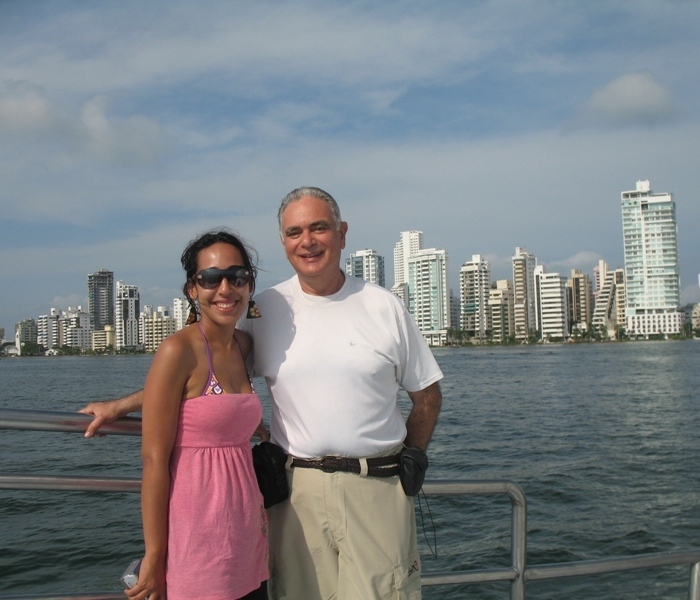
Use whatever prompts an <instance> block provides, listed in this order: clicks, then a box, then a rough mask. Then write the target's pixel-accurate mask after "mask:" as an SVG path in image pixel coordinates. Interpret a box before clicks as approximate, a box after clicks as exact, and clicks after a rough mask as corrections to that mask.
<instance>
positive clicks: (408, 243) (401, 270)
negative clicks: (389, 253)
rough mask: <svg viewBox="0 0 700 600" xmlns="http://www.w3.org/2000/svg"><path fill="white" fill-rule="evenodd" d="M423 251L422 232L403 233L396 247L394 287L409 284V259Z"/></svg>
mask: <svg viewBox="0 0 700 600" xmlns="http://www.w3.org/2000/svg"><path fill="white" fill-rule="evenodd" d="M422 249H423V232H422V231H402V232H401V239H400V240H399V241H398V242H396V246H395V247H394V287H396V286H400V285H401V284H403V283H408V259H409V258H411V256H413V255H414V254H415V253H416V252H418V251H419V250H422Z"/></svg>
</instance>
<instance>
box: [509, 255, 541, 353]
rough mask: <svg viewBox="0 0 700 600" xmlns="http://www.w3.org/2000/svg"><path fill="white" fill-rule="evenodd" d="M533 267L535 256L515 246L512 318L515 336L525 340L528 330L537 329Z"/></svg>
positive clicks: (535, 263) (535, 260)
mask: <svg viewBox="0 0 700 600" xmlns="http://www.w3.org/2000/svg"><path fill="white" fill-rule="evenodd" d="M535 267H537V258H536V257H535V255H534V254H530V253H529V252H526V251H525V249H524V248H520V247H518V248H516V249H515V256H513V318H514V319H515V337H516V339H518V340H527V339H528V336H529V334H530V332H532V331H535V330H536V329H537V313H536V310H535V305H536V297H535Z"/></svg>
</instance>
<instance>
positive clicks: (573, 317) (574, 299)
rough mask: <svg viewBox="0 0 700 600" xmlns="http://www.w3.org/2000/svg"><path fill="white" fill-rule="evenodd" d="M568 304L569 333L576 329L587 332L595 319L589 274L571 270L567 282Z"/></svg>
mask: <svg viewBox="0 0 700 600" xmlns="http://www.w3.org/2000/svg"><path fill="white" fill-rule="evenodd" d="M566 304H567V307H568V310H569V319H568V320H569V333H572V332H573V330H574V328H576V329H578V330H579V331H587V330H588V328H589V326H590V324H591V319H592V318H593V289H592V286H591V278H590V277H589V275H588V274H587V273H582V272H581V271H579V270H578V269H571V277H570V278H569V280H568V281H567V282H566Z"/></svg>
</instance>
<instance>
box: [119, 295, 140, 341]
mask: <svg viewBox="0 0 700 600" xmlns="http://www.w3.org/2000/svg"><path fill="white" fill-rule="evenodd" d="M139 304H140V297H139V288H138V287H137V286H135V285H127V284H125V283H124V282H122V281H117V304H116V311H115V321H116V322H115V324H114V329H115V337H116V340H115V342H116V348H117V350H120V349H121V348H133V347H135V346H138V345H139V315H140V306H139Z"/></svg>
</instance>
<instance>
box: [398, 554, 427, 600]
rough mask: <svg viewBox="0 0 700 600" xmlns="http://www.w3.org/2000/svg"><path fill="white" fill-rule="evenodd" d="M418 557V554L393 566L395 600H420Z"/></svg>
mask: <svg viewBox="0 0 700 600" xmlns="http://www.w3.org/2000/svg"><path fill="white" fill-rule="evenodd" d="M420 570H421V565H420V556H419V555H418V552H412V553H411V555H410V556H409V557H408V558H407V559H406V560H404V561H403V562H401V563H399V564H398V565H395V566H394V588H395V590H396V596H395V598H396V599H397V600H420V599H421V585H420Z"/></svg>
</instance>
